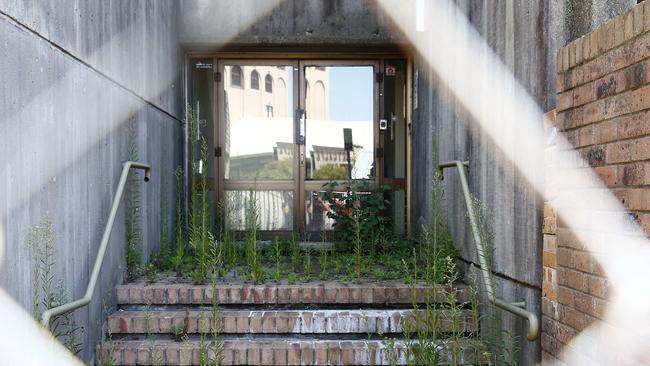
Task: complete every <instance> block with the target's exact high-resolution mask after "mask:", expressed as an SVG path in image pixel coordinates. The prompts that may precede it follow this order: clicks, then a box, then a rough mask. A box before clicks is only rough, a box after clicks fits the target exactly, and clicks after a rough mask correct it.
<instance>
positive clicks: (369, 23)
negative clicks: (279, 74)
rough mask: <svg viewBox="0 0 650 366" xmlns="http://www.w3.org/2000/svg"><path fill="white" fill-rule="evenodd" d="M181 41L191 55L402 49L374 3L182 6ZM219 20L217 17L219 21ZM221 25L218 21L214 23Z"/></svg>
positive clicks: (191, 2) (202, 1) (203, 0)
mask: <svg viewBox="0 0 650 366" xmlns="http://www.w3.org/2000/svg"><path fill="white" fill-rule="evenodd" d="M181 13H182V16H181V21H180V31H181V34H180V39H181V42H182V43H183V44H185V45H187V46H188V47H192V48H193V49H202V50H219V49H220V48H222V47H224V46H228V47H238V46H252V47H255V48H257V49H261V48H265V47H273V46H275V47H277V46H283V47H286V46H300V47H303V48H313V49H315V50H320V51H323V49H322V48H319V47H322V46H325V45H333V46H337V47H344V46H359V45H362V46H365V47H368V46H386V45H392V44H394V43H402V41H401V40H403V37H401V36H400V35H399V34H395V33H393V32H390V31H389V28H388V25H389V23H388V19H387V17H386V16H385V15H384V14H383V13H382V11H381V9H380V8H379V6H378V5H377V4H376V3H375V2H374V1H371V0H286V1H283V0H238V1H230V0H181ZM217 14H218V15H217ZM216 19H218V20H219V21H215V20H216Z"/></svg>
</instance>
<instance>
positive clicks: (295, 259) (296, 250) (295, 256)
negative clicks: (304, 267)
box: [290, 233, 300, 271]
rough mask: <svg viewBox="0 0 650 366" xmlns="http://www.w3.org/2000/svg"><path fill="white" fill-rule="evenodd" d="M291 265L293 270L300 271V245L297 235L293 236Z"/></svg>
mask: <svg viewBox="0 0 650 366" xmlns="http://www.w3.org/2000/svg"><path fill="white" fill-rule="evenodd" d="M290 246H291V265H292V266H293V270H294V271H297V270H298V264H299V263H300V243H299V242H298V237H297V236H296V234H295V233H293V234H292V235H291V243H290Z"/></svg>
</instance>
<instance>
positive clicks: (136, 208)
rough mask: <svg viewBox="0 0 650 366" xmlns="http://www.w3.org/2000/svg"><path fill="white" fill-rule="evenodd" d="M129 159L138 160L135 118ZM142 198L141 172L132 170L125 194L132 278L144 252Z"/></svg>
mask: <svg viewBox="0 0 650 366" xmlns="http://www.w3.org/2000/svg"><path fill="white" fill-rule="evenodd" d="M127 160H130V161H138V130H137V126H136V120H135V119H133V120H132V121H131V123H130V124H129V146H128V156H127ZM140 199H141V193H140V182H139V172H137V171H135V170H131V171H130V172H129V176H128V180H127V183H126V194H125V210H126V215H125V220H126V223H125V226H126V249H125V253H126V274H127V277H128V278H130V279H132V278H134V277H135V276H136V275H137V274H138V273H139V271H140V269H141V267H142V254H141V253H140V252H139V251H138V248H139V247H140V246H141V243H140V240H141V233H140V220H141V218H140Z"/></svg>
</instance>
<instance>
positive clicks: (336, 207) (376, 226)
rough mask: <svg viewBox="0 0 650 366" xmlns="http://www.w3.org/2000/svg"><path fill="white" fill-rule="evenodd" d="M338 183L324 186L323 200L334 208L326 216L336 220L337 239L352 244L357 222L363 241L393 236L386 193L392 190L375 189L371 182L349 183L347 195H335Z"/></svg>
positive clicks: (337, 193)
mask: <svg viewBox="0 0 650 366" xmlns="http://www.w3.org/2000/svg"><path fill="white" fill-rule="evenodd" d="M338 186H339V183H338V182H334V181H333V182H329V183H327V184H325V185H324V186H323V188H325V192H324V193H323V196H322V198H323V200H324V201H325V202H326V204H327V206H329V207H330V208H331V209H330V210H329V211H328V213H327V216H328V217H329V218H331V219H333V220H334V224H333V226H334V239H335V240H336V241H337V242H339V243H342V244H351V243H353V241H354V239H355V237H356V236H357V232H356V230H357V228H356V227H355V226H356V224H355V222H357V223H358V225H359V228H358V230H359V231H360V233H359V234H360V236H361V240H362V241H364V242H369V241H372V240H373V239H375V238H377V237H380V236H388V235H389V233H390V230H389V227H390V223H391V221H390V216H389V215H388V208H389V201H388V200H386V194H387V192H388V191H389V187H387V186H380V187H374V186H373V185H372V184H371V183H370V182H369V181H356V180H355V181H349V182H347V183H346V185H345V187H344V190H345V191H344V192H336V191H335V189H336V188H337V187H338Z"/></svg>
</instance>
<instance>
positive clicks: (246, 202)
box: [225, 191, 293, 231]
mask: <svg viewBox="0 0 650 366" xmlns="http://www.w3.org/2000/svg"><path fill="white" fill-rule="evenodd" d="M225 195H226V203H225V206H226V207H225V212H226V220H227V225H228V227H229V228H230V229H232V230H241V231H243V230H246V218H247V216H248V217H250V215H247V212H249V213H250V212H252V210H251V208H250V207H251V206H250V197H251V195H253V196H254V197H255V202H256V212H257V224H258V228H259V229H260V230H292V229H293V192H291V191H253V192H250V191H226V192H225Z"/></svg>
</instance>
